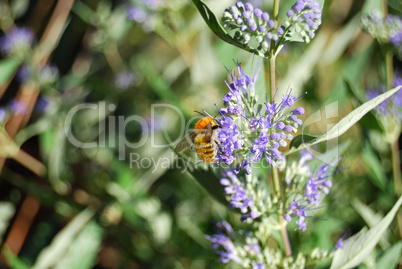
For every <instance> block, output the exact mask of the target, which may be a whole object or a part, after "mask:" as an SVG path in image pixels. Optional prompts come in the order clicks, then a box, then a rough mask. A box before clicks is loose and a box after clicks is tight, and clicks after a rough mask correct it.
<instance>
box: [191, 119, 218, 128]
mask: <svg viewBox="0 0 402 269" xmlns="http://www.w3.org/2000/svg"><path fill="white" fill-rule="evenodd" d="M214 125H215V124H214V119H213V118H211V117H204V118H202V119H200V120H199V121H197V123H196V124H195V129H207V128H210V127H212V126H214Z"/></svg>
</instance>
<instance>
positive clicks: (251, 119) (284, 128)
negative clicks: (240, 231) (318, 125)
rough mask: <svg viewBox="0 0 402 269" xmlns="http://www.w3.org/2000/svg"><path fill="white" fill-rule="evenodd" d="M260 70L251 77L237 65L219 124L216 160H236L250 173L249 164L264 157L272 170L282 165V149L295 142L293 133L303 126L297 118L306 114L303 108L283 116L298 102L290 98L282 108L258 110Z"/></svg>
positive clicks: (284, 101)
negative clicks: (256, 84) (236, 74)
mask: <svg viewBox="0 0 402 269" xmlns="http://www.w3.org/2000/svg"><path fill="white" fill-rule="evenodd" d="M259 68H260V67H259ZM259 68H256V72H255V74H254V75H252V76H248V75H246V74H245V73H244V71H243V70H242V68H241V67H240V64H238V74H239V75H238V76H234V75H233V74H230V77H231V81H226V85H227V86H228V88H229V92H228V93H227V94H226V95H225V96H224V97H223V101H224V104H225V108H221V109H220V110H219V112H220V113H221V115H222V118H221V119H219V120H218V121H219V123H220V125H221V127H222V128H219V130H218V139H219V141H220V145H219V152H218V155H217V157H216V160H217V161H218V162H223V163H225V164H227V165H230V164H232V163H233V162H234V161H235V160H237V162H236V163H237V164H238V165H240V168H242V169H246V171H247V172H248V173H249V171H250V163H253V162H254V163H255V162H259V161H260V160H261V158H262V157H263V156H265V160H266V161H267V162H268V163H269V164H272V165H273V166H277V164H278V162H282V161H283V160H284V157H283V156H282V154H281V152H280V151H279V147H286V146H287V144H288V142H287V141H289V140H292V139H293V135H292V134H291V132H296V131H297V128H298V127H299V125H301V124H303V121H302V120H300V119H299V118H298V116H299V115H302V114H304V109H303V108H302V107H298V108H296V109H293V110H291V111H290V112H287V113H285V112H284V111H285V109H287V108H288V107H292V106H293V105H294V103H295V101H296V100H297V99H298V98H296V97H295V96H292V95H291V94H286V95H283V96H282V101H281V102H280V103H279V104H277V103H275V102H273V103H272V104H271V103H268V102H266V103H265V106H264V107H263V108H261V106H259V107H258V108H255V107H256V102H255V99H254V97H255V96H254V94H255V82H256V80H257V78H258V73H259V71H260V69H259Z"/></svg>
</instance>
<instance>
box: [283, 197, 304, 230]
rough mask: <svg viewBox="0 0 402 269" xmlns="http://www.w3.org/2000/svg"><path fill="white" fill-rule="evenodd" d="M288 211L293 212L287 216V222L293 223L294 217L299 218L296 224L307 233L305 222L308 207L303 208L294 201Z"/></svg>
mask: <svg viewBox="0 0 402 269" xmlns="http://www.w3.org/2000/svg"><path fill="white" fill-rule="evenodd" d="M288 210H289V211H291V214H286V215H285V220H286V221H288V222H289V221H291V219H292V217H299V219H298V220H297V221H296V224H297V225H299V228H298V229H300V230H303V231H305V230H306V227H307V223H306V221H305V218H306V206H301V205H300V204H299V203H298V202H296V201H295V200H293V201H292V202H291V203H290V206H289V207H288Z"/></svg>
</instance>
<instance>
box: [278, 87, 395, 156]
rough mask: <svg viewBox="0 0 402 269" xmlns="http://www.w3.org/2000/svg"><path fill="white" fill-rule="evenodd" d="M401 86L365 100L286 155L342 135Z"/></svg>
mask: <svg viewBox="0 0 402 269" xmlns="http://www.w3.org/2000/svg"><path fill="white" fill-rule="evenodd" d="M400 88H401V86H398V87H396V88H394V89H392V90H389V91H387V92H385V93H383V94H381V95H379V96H377V97H376V98H373V99H371V100H370V101H367V102H365V103H364V104H362V105H361V106H359V107H358V108H356V109H354V110H353V111H352V112H350V113H349V114H348V115H346V117H344V118H343V119H341V120H340V121H339V122H338V123H337V124H335V125H334V126H333V127H332V128H331V129H330V130H329V131H328V132H326V133H325V134H323V135H321V136H319V137H318V138H316V139H313V140H312V141H305V142H303V143H302V144H300V145H299V147H297V148H292V149H291V150H289V151H288V152H287V153H286V154H285V155H289V154H292V153H294V152H297V151H299V150H302V149H305V148H308V147H311V146H314V145H315V144H318V143H320V142H324V141H327V140H331V139H334V138H337V137H338V136H341V135H342V134H344V133H345V132H346V131H347V130H349V128H350V127H352V126H353V125H354V124H355V123H356V122H358V121H359V120H360V119H361V118H362V117H363V116H364V115H366V114H367V112H369V111H370V110H371V109H373V108H375V107H376V106H378V105H379V104H381V103H382V102H383V101H384V100H385V99H387V98H389V97H390V96H392V95H393V94H395V93H396V92H398V91H399V89H400Z"/></svg>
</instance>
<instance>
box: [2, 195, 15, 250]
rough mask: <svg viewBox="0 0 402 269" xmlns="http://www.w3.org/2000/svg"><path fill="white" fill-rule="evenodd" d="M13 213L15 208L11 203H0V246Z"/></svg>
mask: <svg viewBox="0 0 402 269" xmlns="http://www.w3.org/2000/svg"><path fill="white" fill-rule="evenodd" d="M14 213H15V206H14V204H13V203H11V202H0V216H1V218H0V244H1V243H2V239H3V238H4V237H3V235H4V233H5V232H6V230H7V227H8V224H9V222H10V220H11V218H12V217H13V215H14Z"/></svg>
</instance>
